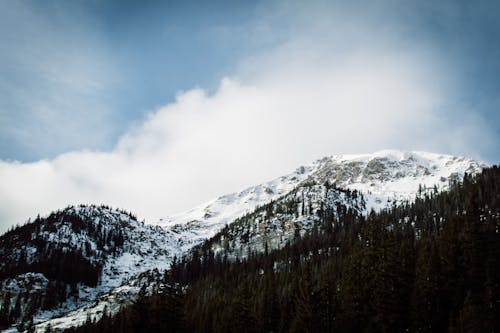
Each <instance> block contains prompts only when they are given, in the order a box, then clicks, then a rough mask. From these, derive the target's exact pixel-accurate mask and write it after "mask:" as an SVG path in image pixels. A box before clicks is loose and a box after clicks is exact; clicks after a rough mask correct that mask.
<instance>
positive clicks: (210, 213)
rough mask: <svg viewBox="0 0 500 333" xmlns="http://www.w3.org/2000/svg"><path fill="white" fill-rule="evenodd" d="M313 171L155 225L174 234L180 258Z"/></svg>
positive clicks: (296, 173)
mask: <svg viewBox="0 0 500 333" xmlns="http://www.w3.org/2000/svg"><path fill="white" fill-rule="evenodd" d="M315 170H316V168H315V166H314V165H312V166H308V167H300V168H298V169H297V170H295V171H294V172H292V173H290V174H288V175H286V176H282V177H279V178H276V179H274V180H271V181H268V182H266V183H263V184H260V185H257V186H253V187H249V188H247V189H245V190H243V191H241V192H239V193H231V194H226V195H223V196H221V197H219V198H217V199H215V200H212V201H209V202H207V203H205V204H202V205H199V206H197V207H195V208H193V209H190V210H188V211H186V212H183V213H179V214H176V215H173V216H170V217H167V218H165V219H161V220H160V221H159V222H158V223H157V225H159V226H162V227H163V228H165V229H167V230H170V231H171V232H173V233H175V234H177V246H178V247H179V250H180V251H179V253H180V254H182V253H184V252H185V251H187V250H189V249H190V248H191V247H193V246H194V245H197V244H199V243H200V242H202V241H203V240H205V239H208V238H210V237H212V236H214V235H215V234H216V233H217V232H218V231H219V230H220V229H222V228H223V227H224V226H225V225H227V224H228V223H231V222H232V221H234V220H235V219H236V218H238V217H240V216H242V215H243V214H245V213H249V212H252V211H253V210H255V208H256V207H258V206H260V205H263V204H266V203H268V202H270V201H272V200H275V199H277V198H279V197H280V196H282V195H285V194H286V193H288V192H290V191H291V190H292V189H294V188H295V187H296V186H297V185H298V184H300V183H301V182H302V181H304V180H305V179H306V178H307V177H309V176H310V175H311V173H312V172H314V171H315Z"/></svg>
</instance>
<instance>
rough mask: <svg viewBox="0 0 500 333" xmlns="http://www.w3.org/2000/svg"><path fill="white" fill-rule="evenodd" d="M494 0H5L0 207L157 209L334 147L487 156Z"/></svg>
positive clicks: (495, 88) (0, 36)
mask: <svg viewBox="0 0 500 333" xmlns="http://www.w3.org/2000/svg"><path fill="white" fill-rule="evenodd" d="M499 7H500V5H499V4H498V2H496V1H473V2H472V1H393V0H378V1H349V2H341V1H308V2H303V1H210V2H206V1H205V2H203V1H196V2H195V1H103V0H93V1H71V2H70V1H44V2H39V1H3V3H2V10H1V11H0V43H1V44H2V47H1V48H0V125H1V127H2V128H1V131H0V179H2V182H0V183H1V185H0V198H2V202H3V204H2V205H1V206H0V219H3V220H4V221H7V222H5V223H4V224H6V225H10V224H12V223H15V222H20V221H19V220H21V221H22V220H24V219H26V218H28V217H29V216H33V215H36V214H37V213H47V212H49V211H50V210H52V209H57V208H60V207H61V206H65V205H66V204H70V203H80V202H86V203H94V202H95V203H108V204H112V205H115V206H119V207H125V208H127V209H131V210H134V211H136V212H137V213H139V215H141V216H145V217H146V218H148V219H156V218H158V217H161V216H165V215H167V214H171V213H175V212H177V211H179V210H183V209H187V208H190V207H192V206H194V205H196V204H198V203H200V202H202V201H205V200H209V199H211V198H212V197H213V196H216V195H219V194H223V193H226V192H229V191H236V190H239V189H240V188H241V187H244V186H248V185H252V184H254V183H258V182H262V181H265V180H267V179H270V178H272V177H275V176H278V175H281V174H283V173H286V172H288V171H290V170H292V169H294V168H295V167H297V166H298V165H300V164H303V163H308V162H310V161H312V160H313V159H315V158H319V157H321V156H323V155H330V154H339V153H364V152H372V151H375V150H379V149H386V148H396V149H406V150H426V151H432V152H438V153H448V154H457V155H467V156H471V157H475V158H479V159H482V160H485V161H487V162H489V163H498V160H499V157H500V156H499V154H498V152H499V151H500V112H499V111H498V110H499V108H500V97H499V92H500V80H498V78H499V77H500V61H499V60H498V59H500V39H499V38H498V34H499V33H500V8H499ZM48 189H50V190H48ZM26 193H29V195H27V194H26ZM144 198H146V199H147V200H146V199H144ZM151 198H156V199H155V200H152V199H151ZM0 227H1V226H0Z"/></svg>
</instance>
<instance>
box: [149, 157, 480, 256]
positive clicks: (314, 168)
mask: <svg viewBox="0 0 500 333" xmlns="http://www.w3.org/2000/svg"><path fill="white" fill-rule="evenodd" d="M485 166H486V164H484V163H482V162H478V161H475V160H473V159H469V158H465V157H456V156H450V155H441V154H433V153H427V152H404V151H398V150H383V151H379V152H376V153H373V154H362V155H335V156H330V157H325V158H322V159H319V160H317V161H315V162H314V163H312V164H311V165H308V166H301V167H299V168H298V169H297V170H295V171H294V172H293V173H291V174H288V175H286V176H282V177H279V178H276V179H274V180H271V181H269V182H266V183H263V184H260V185H257V186H253V187H250V188H247V189H245V190H243V191H242V192H239V193H231V194H227V195H224V196H221V197H219V198H217V199H215V200H212V201H210V202H208V203H205V204H203V205H200V206H198V207H195V208H193V209H191V210H189V211H186V212H183V213H179V214H176V215H173V216H171V217H168V218H165V219H162V220H160V221H159V223H158V225H160V226H162V227H164V228H167V229H169V230H171V231H172V232H174V233H176V234H177V235H178V238H177V245H178V246H179V247H180V249H181V251H180V252H181V253H182V252H184V251H186V250H188V249H189V248H191V247H192V246H194V245H196V244H199V243H200V242H202V241H203V240H205V239H208V238H210V237H212V236H214V235H215V234H216V233H217V232H218V231H219V230H221V229H222V228H223V227H224V226H225V225H227V224H228V223H231V222H232V221H234V220H235V219H236V218H238V217H241V216H243V215H244V214H245V213H249V212H252V211H253V210H254V209H255V208H257V207H258V206H262V205H264V204H266V203H268V202H271V201H273V200H276V199H277V198H279V197H281V196H283V195H285V194H287V193H288V192H290V191H291V190H292V189H294V188H295V187H297V186H299V185H300V184H301V183H303V182H304V181H314V182H315V183H317V184H323V183H325V182H329V183H330V184H335V185H336V186H337V187H339V188H344V189H350V190H358V191H360V192H361V193H363V195H364V197H365V200H366V201H367V202H366V209H367V211H369V210H371V209H372V208H373V209H375V210H378V209H381V208H384V207H386V206H387V204H388V203H389V204H390V203H392V202H401V201H403V200H412V199H413V198H415V196H416V195H417V192H418V190H419V187H420V185H422V186H423V187H425V188H428V189H432V188H433V187H434V186H436V187H437V188H438V190H444V189H446V188H447V187H448V184H449V181H450V180H461V179H462V177H463V175H464V174H465V173H466V172H467V173H471V174H475V173H477V172H480V171H481V169H482V168H483V167H485Z"/></svg>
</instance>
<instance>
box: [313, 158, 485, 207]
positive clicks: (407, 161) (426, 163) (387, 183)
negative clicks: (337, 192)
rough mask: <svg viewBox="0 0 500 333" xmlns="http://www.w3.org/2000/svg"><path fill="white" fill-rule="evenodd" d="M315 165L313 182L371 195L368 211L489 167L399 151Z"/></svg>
mask: <svg viewBox="0 0 500 333" xmlns="http://www.w3.org/2000/svg"><path fill="white" fill-rule="evenodd" d="M315 165H316V171H315V172H313V173H312V174H311V175H310V176H309V179H310V180H313V181H315V182H316V183H319V184H321V183H324V182H327V181H328V182H330V183H334V184H335V185H336V186H338V187H341V188H347V189H351V190H358V191H361V192H362V193H364V194H365V196H367V201H368V202H367V203H368V205H367V208H368V209H371V208H374V209H380V208H384V207H385V206H386V205H387V203H388V201H389V202H392V201H402V200H411V199H413V198H414V197H415V196H416V194H417V192H418V190H419V188H427V189H433V188H434V187H436V188H437V189H438V190H444V189H446V188H447V187H448V185H449V182H450V181H453V180H460V179H462V177H463V176H464V174H465V173H469V174H475V173H478V172H480V171H481V169H482V168H484V167H486V164H485V163H483V162H478V161H476V160H473V159H470V158H466V157H457V156H451V155H442V154H434V153H428V152H417V151H398V150H382V151H379V152H375V153H373V154H363V155H336V156H330V157H325V158H323V159H320V160H318V161H316V162H315Z"/></svg>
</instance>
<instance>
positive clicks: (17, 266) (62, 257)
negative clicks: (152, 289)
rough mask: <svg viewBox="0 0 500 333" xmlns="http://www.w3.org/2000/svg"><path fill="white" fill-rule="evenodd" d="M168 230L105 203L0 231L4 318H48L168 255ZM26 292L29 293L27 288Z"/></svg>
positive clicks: (163, 264) (159, 263)
mask: <svg viewBox="0 0 500 333" xmlns="http://www.w3.org/2000/svg"><path fill="white" fill-rule="evenodd" d="M172 239H173V236H172V234H171V232H169V231H167V230H164V229H163V228H160V227H157V226H150V225H144V223H142V222H139V221H137V219H136V218H135V217H134V216H133V215H132V214H130V213H126V212H124V211H118V210H113V209H111V208H109V207H105V206H101V207H98V206H78V207H68V208H65V209H63V210H61V211H57V212H54V213H52V214H50V215H49V216H47V217H45V218H40V217H37V218H36V219H35V220H34V221H33V222H29V223H27V224H25V225H23V226H21V227H19V228H16V229H14V230H12V231H9V232H7V233H6V234H4V235H3V236H1V237H0V257H1V258H2V261H1V262H0V287H1V291H2V296H3V299H4V300H5V299H7V298H6V295H8V298H9V303H10V304H11V308H12V311H11V313H10V315H9V317H10V318H9V319H10V321H11V322H12V321H17V320H21V321H24V322H26V321H29V320H30V319H31V317H32V316H33V315H36V319H37V320H44V319H50V318H53V317H54V316H57V315H60V314H63V313H66V312H68V311H72V310H75V309H78V308H80V307H82V306H83V305H86V304H88V303H89V302H91V301H94V300H95V299H96V298H97V297H98V296H99V295H102V294H104V293H107V292H109V291H110V290H112V289H113V288H115V287H119V286H121V285H123V284H124V283H125V282H126V281H128V280H130V279H131V278H132V277H135V276H136V275H138V274H139V273H142V272H144V271H147V270H151V269H153V268H157V269H160V270H161V269H165V268H167V267H168V263H169V262H170V261H171V260H172V253H173V252H174V251H173V249H172V244H171V242H172ZM27 291H29V293H27Z"/></svg>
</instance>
